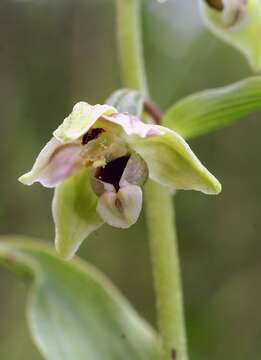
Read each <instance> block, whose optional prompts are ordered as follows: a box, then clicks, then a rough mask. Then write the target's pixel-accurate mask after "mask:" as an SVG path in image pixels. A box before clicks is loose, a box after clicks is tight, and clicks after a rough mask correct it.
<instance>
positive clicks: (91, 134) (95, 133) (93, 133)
mask: <svg viewBox="0 0 261 360" xmlns="http://www.w3.org/2000/svg"><path fill="white" fill-rule="evenodd" d="M104 131H105V130H104V129H102V128H94V129H91V130H89V131H88V132H87V133H86V134H84V135H83V137H82V145H86V144H88V142H89V141H91V140H94V139H97V137H99V136H100V135H101V134H102V133H103V132H104Z"/></svg>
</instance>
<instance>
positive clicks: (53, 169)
mask: <svg viewBox="0 0 261 360" xmlns="http://www.w3.org/2000/svg"><path fill="white" fill-rule="evenodd" d="M53 135H54V137H53V138H52V139H51V140H50V141H49V142H48V143H47V145H46V146H45V147H44V148H43V150H42V151H41V152H40V154H39V156H38V158H37V159H36V161H35V164H34V166H33V168H32V170H31V171H30V172H28V173H27V174H25V175H23V176H22V177H20V179H19V180H20V181H21V182H22V183H24V184H26V185H31V184H33V183H34V182H40V183H41V184H42V185H43V186H46V187H54V188H55V195H54V199H53V217H54V221H55V225H56V239H55V243H56V248H57V250H58V252H59V253H60V254H61V255H62V256H63V257H66V258H69V257H71V256H72V255H73V254H74V253H75V252H76V250H77V249H78V247H79V245H80V244H81V242H82V241H83V240H84V238H86V237H87V236H88V235H89V234H90V233H91V232H92V231H94V230H96V229H97V228H98V227H100V226H101V225H102V224H103V223H107V224H110V225H112V226H115V227H119V228H128V227H130V226H131V225H132V224H134V223H135V222H136V221H137V219H138V217H139V214H140V212H141V208H142V186H143V184H144V183H145V182H146V180H147V178H148V177H150V178H151V179H153V180H155V181H157V182H159V183H161V184H163V185H166V186H168V187H169V188H172V189H173V188H175V189H194V190H199V191H202V192H204V193H206V194H216V193H219V192H220V190H221V186H220V184H219V182H218V181H217V180H216V179H215V177H214V176H213V175H211V174H210V173H209V172H208V170H207V169H206V168H205V167H204V166H203V165H202V164H201V163H200V161H199V160H198V159H197V157H196V156H195V155H194V153H193V152H192V150H191V149H190V148H189V146H188V144H187V143H186V142H185V141H184V140H183V139H182V138H181V137H180V136H179V135H178V134H177V133H175V132H173V131H171V130H169V129H167V128H164V127H162V126H158V125H151V124H145V123H143V122H142V121H141V120H140V119H139V118H137V117H135V116H132V115H130V114H127V113H118V112H117V110H116V109H115V108H113V107H111V106H109V105H95V106H91V105H89V104H87V103H86V102H79V103H77V104H76V105H75V106H74V108H73V111H72V113H71V114H70V115H69V116H68V117H67V118H66V119H65V120H64V122H63V123H62V124H61V125H60V126H59V127H58V129H57V130H55V131H54V133H53ZM159 206H160V204H159Z"/></svg>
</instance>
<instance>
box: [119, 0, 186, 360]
mask: <svg viewBox="0 0 261 360" xmlns="http://www.w3.org/2000/svg"><path fill="white" fill-rule="evenodd" d="M116 1H117V20H118V43H119V51H120V63H121V68H122V74H123V81H124V86H126V87H129V88H133V89H137V90H140V91H141V92H143V93H144V94H145V95H148V89H147V83H146V75H145V66H144V57H143V46H142V34H141V2H140V0H116ZM145 201H146V216H147V226H148V231H149V238H150V249H151V258H152V266H153V274H154V283H155V292H156V298H157V310H158V323H159V330H160V333H161V338H162V344H163V349H164V359H166V360H169V359H176V360H187V359H188V357H187V348H186V332H185V322H184V312H183V299H182V288H181V280H180V265H179V256H178V249H177V236H176V225H175V214H174V208H173V203H172V196H171V195H170V194H169V191H168V190H167V189H166V188H164V187H162V186H161V185H159V184H156V183H154V182H152V181H149V182H148V183H147V185H146V188H145Z"/></svg>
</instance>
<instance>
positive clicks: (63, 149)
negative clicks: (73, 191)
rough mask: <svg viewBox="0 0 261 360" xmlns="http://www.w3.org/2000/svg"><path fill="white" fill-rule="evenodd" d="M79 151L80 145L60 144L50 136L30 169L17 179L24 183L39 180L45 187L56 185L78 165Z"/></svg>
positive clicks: (79, 162) (29, 183)
mask: <svg viewBox="0 0 261 360" xmlns="http://www.w3.org/2000/svg"><path fill="white" fill-rule="evenodd" d="M80 153H81V146H80V145H77V144H69V145H62V144H61V143H60V142H59V141H58V140H57V139H55V138H52V139H51V140H50V141H49V142H48V143H47V144H46V146H45V147H44V148H43V150H42V151H41V152H40V154H39V156H38V157H37V159H36V161H35V164H34V166H33V168H32V170H31V171H29V172H28V173H26V174H25V175H23V176H21V177H20V178H19V181H21V182H22V183H23V184H25V185H32V184H33V183H35V182H39V183H41V184H42V185H43V186H45V187H50V188H52V187H56V186H57V185H58V184H60V183H61V182H63V181H64V180H65V179H66V178H67V177H69V176H70V175H72V174H73V173H74V171H75V170H76V169H77V168H79V167H80V164H81V161H80V160H81V157H80Z"/></svg>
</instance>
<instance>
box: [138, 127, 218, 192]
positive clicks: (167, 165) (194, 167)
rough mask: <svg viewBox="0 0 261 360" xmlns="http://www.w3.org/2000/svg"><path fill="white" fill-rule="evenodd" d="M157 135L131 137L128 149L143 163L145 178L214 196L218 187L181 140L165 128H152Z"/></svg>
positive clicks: (213, 178) (212, 177)
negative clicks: (144, 163) (138, 155)
mask: <svg viewBox="0 0 261 360" xmlns="http://www.w3.org/2000/svg"><path fill="white" fill-rule="evenodd" d="M154 128H155V129H158V130H160V132H161V135H157V136H149V137H147V138H138V137H136V138H135V137H134V138H133V139H132V142H131V145H132V147H133V148H134V149H135V151H137V152H138V153H139V154H140V155H141V157H142V158H143V159H144V160H145V161H146V163H147V165H148V168H149V177H150V178H151V179H152V180H154V181H157V182H159V183H160V184H162V185H165V186H169V187H171V188H174V189H183V190H197V191H201V192H203V193H205V194H218V193H219V192H220V191H221V185H220V183H219V182H218V180H217V179H216V178H215V177H214V176H213V175H212V174H211V173H210V172H209V171H208V170H207V169H206V168H205V167H204V166H203V165H202V163H201V162H200V161H199V159H198V158H197V157H196V155H195V154H194V153H193V151H192V150H191V149H190V147H189V145H188V144H187V143H186V141H185V140H184V139H182V137H181V136H180V135H179V134H178V133H176V132H174V131H172V130H169V129H167V128H164V127H162V126H156V125H154Z"/></svg>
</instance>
